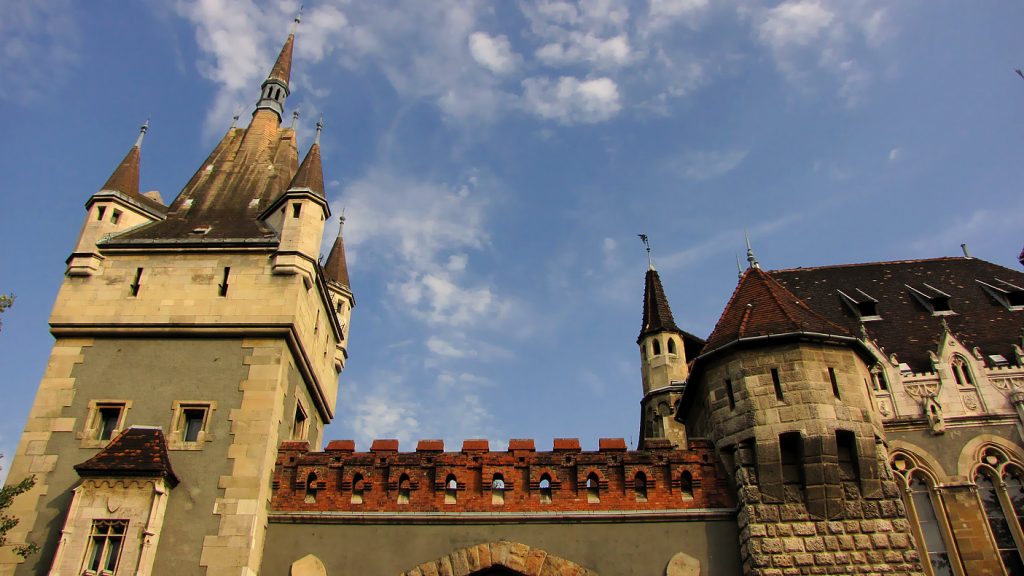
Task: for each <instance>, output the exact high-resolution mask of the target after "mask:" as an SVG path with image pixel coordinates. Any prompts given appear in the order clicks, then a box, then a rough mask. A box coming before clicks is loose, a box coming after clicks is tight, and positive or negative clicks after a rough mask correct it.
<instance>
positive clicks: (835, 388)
mask: <svg viewBox="0 0 1024 576" xmlns="http://www.w3.org/2000/svg"><path fill="white" fill-rule="evenodd" d="M828 381H829V382H831V383H832V395H833V396H835V397H836V398H839V399H842V397H841V396H840V395H839V381H838V380H836V369H835V368H833V367H831V366H829V367H828Z"/></svg>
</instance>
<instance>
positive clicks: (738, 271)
mask: <svg viewBox="0 0 1024 576" xmlns="http://www.w3.org/2000/svg"><path fill="white" fill-rule="evenodd" d="M736 275H737V276H739V277H740V278H741V279H742V278H743V266H740V255H739V254H736Z"/></svg>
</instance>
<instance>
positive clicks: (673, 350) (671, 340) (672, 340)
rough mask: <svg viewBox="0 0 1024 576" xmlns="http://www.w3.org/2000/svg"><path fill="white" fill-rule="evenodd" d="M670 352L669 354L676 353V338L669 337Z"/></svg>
mask: <svg viewBox="0 0 1024 576" xmlns="http://www.w3.org/2000/svg"><path fill="white" fill-rule="evenodd" d="M668 353H669V354H673V355H674V354H676V339H675V338H669V339H668Z"/></svg>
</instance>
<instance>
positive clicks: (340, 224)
mask: <svg viewBox="0 0 1024 576" xmlns="http://www.w3.org/2000/svg"><path fill="white" fill-rule="evenodd" d="M344 227H345V207H344V206H342V207H341V216H339V217H338V238H341V229H342V228H344Z"/></svg>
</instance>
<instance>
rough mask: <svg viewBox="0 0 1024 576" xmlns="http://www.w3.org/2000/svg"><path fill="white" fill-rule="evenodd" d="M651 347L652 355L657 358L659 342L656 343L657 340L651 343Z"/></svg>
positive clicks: (659, 349)
mask: <svg viewBox="0 0 1024 576" xmlns="http://www.w3.org/2000/svg"><path fill="white" fill-rule="evenodd" d="M651 347H652V348H653V351H652V354H654V355H655V356H658V355H660V354H661V342H658V341H657V340H655V341H654V342H653V343H652V346H651Z"/></svg>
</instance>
